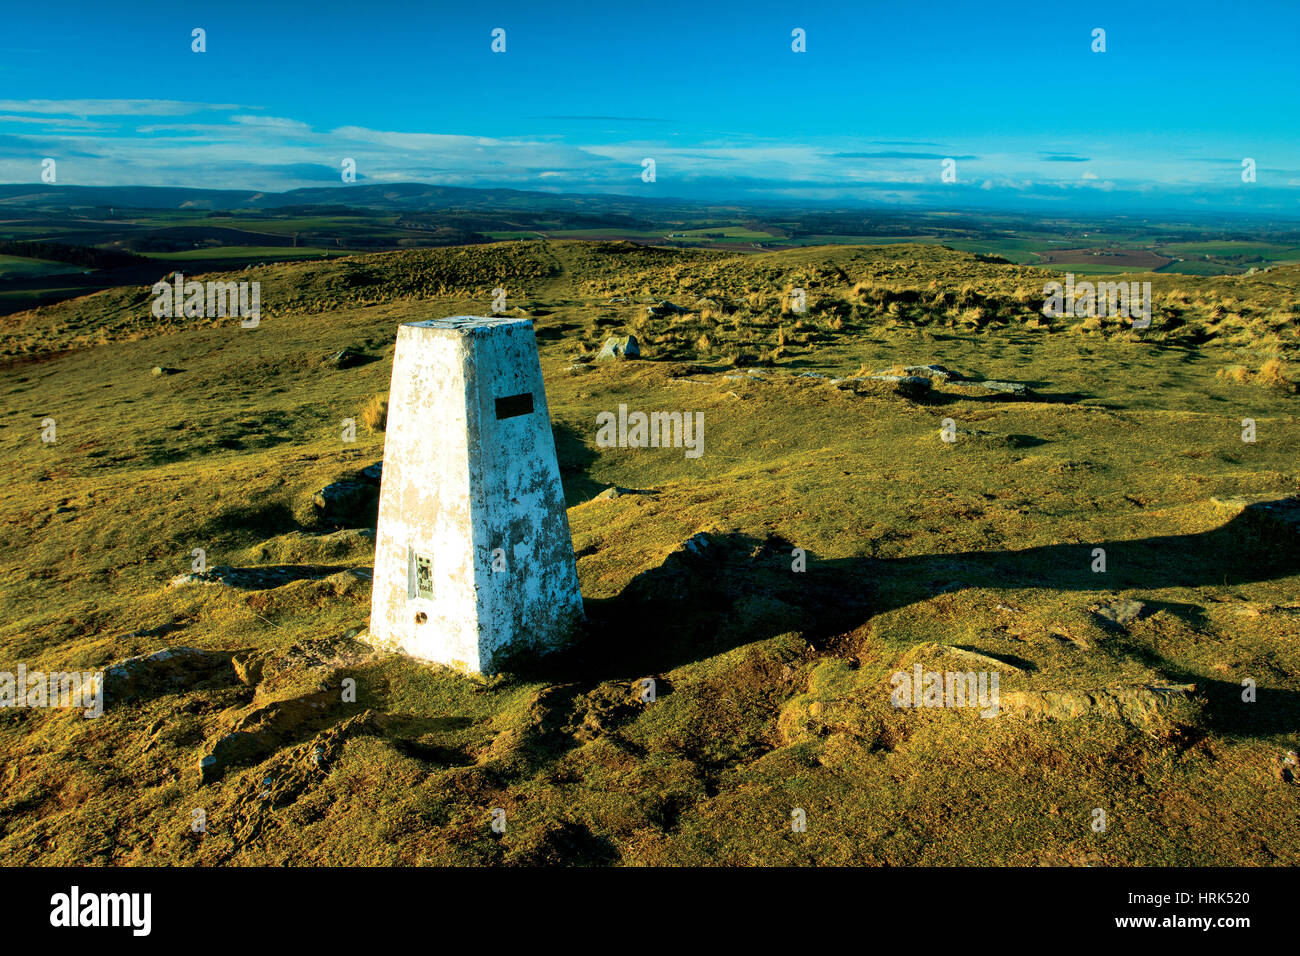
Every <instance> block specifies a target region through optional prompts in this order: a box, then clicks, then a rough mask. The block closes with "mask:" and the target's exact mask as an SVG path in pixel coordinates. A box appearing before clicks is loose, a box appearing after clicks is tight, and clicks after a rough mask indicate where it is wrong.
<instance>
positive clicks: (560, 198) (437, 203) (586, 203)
mask: <svg viewBox="0 0 1300 956" xmlns="http://www.w3.org/2000/svg"><path fill="white" fill-rule="evenodd" d="M748 205H755V204H751V203H740V204H736V203H710V202H706V201H703V200H686V199H682V200H674V199H642V198H637V197H627V196H610V195H602V194H581V193H549V192H535V191H529V190H523V189H482V188H467V187H460V186H431V185H427V184H425V183H393V184H391V185H371V184H364V185H362V184H357V185H349V186H344V185H338V186H325V187H321V186H308V187H304V188H301V189H291V190H289V191H287V192H259V191H256V190H243V189H197V188H190V187H187V186H58V185H47V184H44V183H30V184H21V183H20V184H12V185H0V206H21V207H23V208H26V209H42V210H46V211H51V212H54V211H57V212H67V211H69V210H72V209H77V208H83V209H84V208H103V207H113V208H122V209H199V210H241V209H246V210H266V209H278V208H283V207H293V206H351V207H355V208H358V209H381V210H391V211H402V212H410V211H417V210H439V209H465V210H472V209H479V210H483V209H492V210H503V209H539V208H546V209H561V210H572V211H588V212H589V211H592V210H593V209H596V208H599V209H600V210H601V211H602V212H613V213H618V212H620V211H626V210H637V211H638V212H644V211H645V210H647V209H652V208H653V209H663V208H665V207H682V208H690V209H692V210H697V211H698V210H702V209H707V208H710V207H712V208H718V209H736V208H740V207H742V206H748Z"/></svg>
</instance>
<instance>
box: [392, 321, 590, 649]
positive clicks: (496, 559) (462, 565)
mask: <svg viewBox="0 0 1300 956" xmlns="http://www.w3.org/2000/svg"><path fill="white" fill-rule="evenodd" d="M582 617H583V610H582V594H581V592H580V591H579V589H578V573H577V569H576V567H575V566H574V559H573V540H572V538H570V536H569V519H568V515H567V514H566V513H565V510H564V492H563V490H562V488H561V486H560V469H559V465H558V463H557V462H556V458H555V439H554V438H553V437H552V435H551V420H550V415H549V413H548V411H547V407H546V392H545V391H544V390H543V386H542V369H541V365H540V363H539V362H538V356H537V339H536V337H535V336H534V334H533V323H532V322H531V321H529V320H528V319H505V318H500V319H496V318H480V317H478V316H468V315H458V316H453V317H451V318H447V319H430V320H427V321H423V322H409V323H406V324H404V325H402V326H401V327H400V328H399V329H398V331H397V351H396V354H395V355H394V356H393V381H392V385H391V387H390V389H389V393H388V424H387V427H386V436H385V440H384V468H383V477H382V481H381V486H380V491H379V526H378V528H377V529H376V533H375V572H374V591H373V594H372V597H371V603H370V640H371V642H372V643H374V644H376V645H377V646H381V647H389V648H393V649H400V650H403V651H405V652H406V653H408V654H410V655H411V656H413V657H418V658H422V659H424V660H429V661H436V662H438V663H441V664H447V665H449V666H451V667H455V668H457V669H459V670H463V671H470V672H476V673H488V674H491V673H495V672H497V671H498V670H500V669H501V668H502V666H503V665H505V664H506V663H507V662H508V661H509V660H510V659H512V658H515V657H516V656H519V655H522V656H525V657H527V656H535V655H538V654H542V653H545V652H547V651H550V650H554V649H555V648H557V647H560V646H561V645H563V644H564V643H565V642H566V641H567V640H568V638H569V637H570V636H571V635H572V632H573V629H574V627H575V625H576V624H577V623H578V622H579V621H581V619H582Z"/></svg>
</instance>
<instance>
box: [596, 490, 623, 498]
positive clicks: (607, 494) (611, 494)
mask: <svg viewBox="0 0 1300 956" xmlns="http://www.w3.org/2000/svg"><path fill="white" fill-rule="evenodd" d="M620 494H622V492H620V491H619V490H618V489H617V488H606V489H605V490H604V491H602V492H601V493H600V494H598V495H596V500H597V501H610V500H612V499H614V498H617V497H618V496H619V495H620Z"/></svg>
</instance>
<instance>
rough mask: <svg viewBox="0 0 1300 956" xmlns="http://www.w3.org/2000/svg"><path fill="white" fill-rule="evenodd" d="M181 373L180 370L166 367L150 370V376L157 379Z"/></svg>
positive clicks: (156, 366)
mask: <svg viewBox="0 0 1300 956" xmlns="http://www.w3.org/2000/svg"><path fill="white" fill-rule="evenodd" d="M179 371H180V369H178V368H168V367H167V366H166V365H155V366H154V367H153V369H152V370H150V372H149V374H150V375H153V376H155V377H156V376H159V375H175V374H176V373H177V372H179Z"/></svg>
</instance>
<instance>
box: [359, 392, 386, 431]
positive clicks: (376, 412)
mask: <svg viewBox="0 0 1300 956" xmlns="http://www.w3.org/2000/svg"><path fill="white" fill-rule="evenodd" d="M361 421H362V424H364V425H365V426H366V428H368V429H369V430H370V431H371V432H372V433H373V432H382V431H384V430H385V429H386V428H387V427H388V399H387V398H385V397H384V396H383V395H375V396H374V397H372V398H371V399H370V401H369V402H368V403H367V404H366V407H365V409H364V410H363V411H362V412H361Z"/></svg>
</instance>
